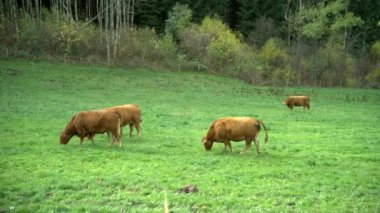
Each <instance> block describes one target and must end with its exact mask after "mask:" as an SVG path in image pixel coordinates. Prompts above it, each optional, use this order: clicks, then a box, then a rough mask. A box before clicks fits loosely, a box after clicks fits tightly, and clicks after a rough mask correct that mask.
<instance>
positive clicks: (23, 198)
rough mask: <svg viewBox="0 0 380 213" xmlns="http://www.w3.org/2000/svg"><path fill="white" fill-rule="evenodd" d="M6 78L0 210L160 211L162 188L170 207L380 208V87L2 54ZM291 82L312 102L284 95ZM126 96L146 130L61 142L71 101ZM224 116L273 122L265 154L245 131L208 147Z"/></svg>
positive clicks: (94, 102)
mask: <svg viewBox="0 0 380 213" xmlns="http://www.w3.org/2000/svg"><path fill="white" fill-rule="evenodd" d="M0 89H1V90H0V98H1V105H0V126H1V132H0V136H1V137H0V152H1V157H0V211H1V212H4V211H5V212H12V211H16V212H23V211H30V212H36V211H39V212H49V211H52V212H62V211H63V212H68V211H70V212H72V211H73V212H82V211H90V212H94V211H100V212H163V206H164V198H165V194H166V196H167V200H168V203H169V208H170V210H171V211H173V212H379V211H380V91H379V90H370V89H341V88H333V89H332V88H305V87H303V88H275V87H254V86H252V85H248V84H245V83H243V82H240V81H236V80H233V79H229V78H226V77H220V76H215V75H210V74H207V73H200V72H167V71H151V70H127V69H119V68H107V67H101V66H82V65H67V64H54V63H46V62H36V61H24V60H21V61H20V60H16V61H4V60H3V61H0ZM293 94H307V95H310V96H311V110H310V111H307V110H303V109H302V108H295V109H294V110H293V111H290V110H289V109H287V108H286V107H285V106H284V105H282V100H283V99H284V97H286V96H287V95H293ZM127 103H138V104H139V105H140V107H141V109H142V118H143V122H142V125H141V126H142V130H141V138H136V137H133V138H131V139H130V138H128V137H124V138H123V147H122V148H118V147H116V146H114V147H110V143H109V140H108V138H107V136H106V134H104V135H97V136H96V137H95V144H91V142H89V141H88V140H86V141H85V143H84V144H83V145H82V146H80V145H79V139H78V138H77V137H74V138H73V139H72V140H71V141H70V142H69V143H68V144H67V145H59V133H60V132H61V131H62V130H63V129H64V127H65V126H66V124H67V122H68V121H69V119H70V118H71V116H72V115H73V114H74V113H76V112H78V111H83V110H91V109H100V108H103V107H109V106H113V105H120V104H127ZM225 116H251V117H255V118H259V119H261V120H262V121H263V122H264V123H265V125H266V127H267V128H268V129H269V132H268V134H269V142H268V143H267V144H264V143H263V142H264V134H263V132H262V134H261V135H260V138H261V152H262V153H261V154H260V155H257V154H256V152H255V148H254V146H252V148H251V149H250V150H249V151H248V152H247V153H246V154H245V155H241V154H240V150H242V149H243V147H244V142H233V143H232V146H233V149H234V152H232V153H231V152H229V151H225V150H224V145H223V144H215V145H214V147H213V149H212V150H211V151H210V152H206V151H205V150H204V148H203V146H202V144H201V142H200V141H201V138H202V136H203V135H204V134H205V133H206V131H207V129H208V127H209V125H210V123H211V122H212V121H213V120H215V119H217V118H220V117H225ZM124 132H128V128H127V127H125V128H124ZM135 134H136V133H135ZM187 185H196V186H197V187H198V189H199V192H198V193H192V194H183V193H179V192H178V189H180V188H182V187H184V186H187Z"/></svg>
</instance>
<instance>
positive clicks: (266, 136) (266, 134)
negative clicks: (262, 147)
mask: <svg viewBox="0 0 380 213" xmlns="http://www.w3.org/2000/svg"><path fill="white" fill-rule="evenodd" d="M257 122H259V123H260V124H261V125H262V126H263V127H264V131H265V143H268V131H267V128H266V127H265V125H264V123H263V122H262V121H260V120H257Z"/></svg>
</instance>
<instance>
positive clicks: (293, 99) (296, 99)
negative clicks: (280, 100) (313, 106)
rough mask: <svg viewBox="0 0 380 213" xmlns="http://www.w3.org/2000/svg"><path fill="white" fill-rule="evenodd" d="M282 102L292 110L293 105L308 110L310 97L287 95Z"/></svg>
mask: <svg viewBox="0 0 380 213" xmlns="http://www.w3.org/2000/svg"><path fill="white" fill-rule="evenodd" d="M284 104H285V105H286V106H288V107H289V108H290V110H293V107H294V106H303V108H304V109H305V107H307V109H308V110H310V97H309V96H289V97H287V98H286V99H285V100H284Z"/></svg>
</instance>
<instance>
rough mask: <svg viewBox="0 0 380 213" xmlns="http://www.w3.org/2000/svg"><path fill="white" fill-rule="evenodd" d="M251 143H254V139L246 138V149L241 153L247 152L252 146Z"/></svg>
mask: <svg viewBox="0 0 380 213" xmlns="http://www.w3.org/2000/svg"><path fill="white" fill-rule="evenodd" d="M251 143H252V139H250V140H248V139H246V140H245V147H244V149H243V150H242V151H241V152H240V154H245V152H246V151H247V150H248V149H249V148H251Z"/></svg>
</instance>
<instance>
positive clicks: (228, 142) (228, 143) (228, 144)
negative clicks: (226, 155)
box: [224, 141, 232, 152]
mask: <svg viewBox="0 0 380 213" xmlns="http://www.w3.org/2000/svg"><path fill="white" fill-rule="evenodd" d="M226 144H227V146H228V148H230V151H231V152H232V146H231V141H227V142H226V143H225V144H224V149H225V148H226V147H225V146H226Z"/></svg>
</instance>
